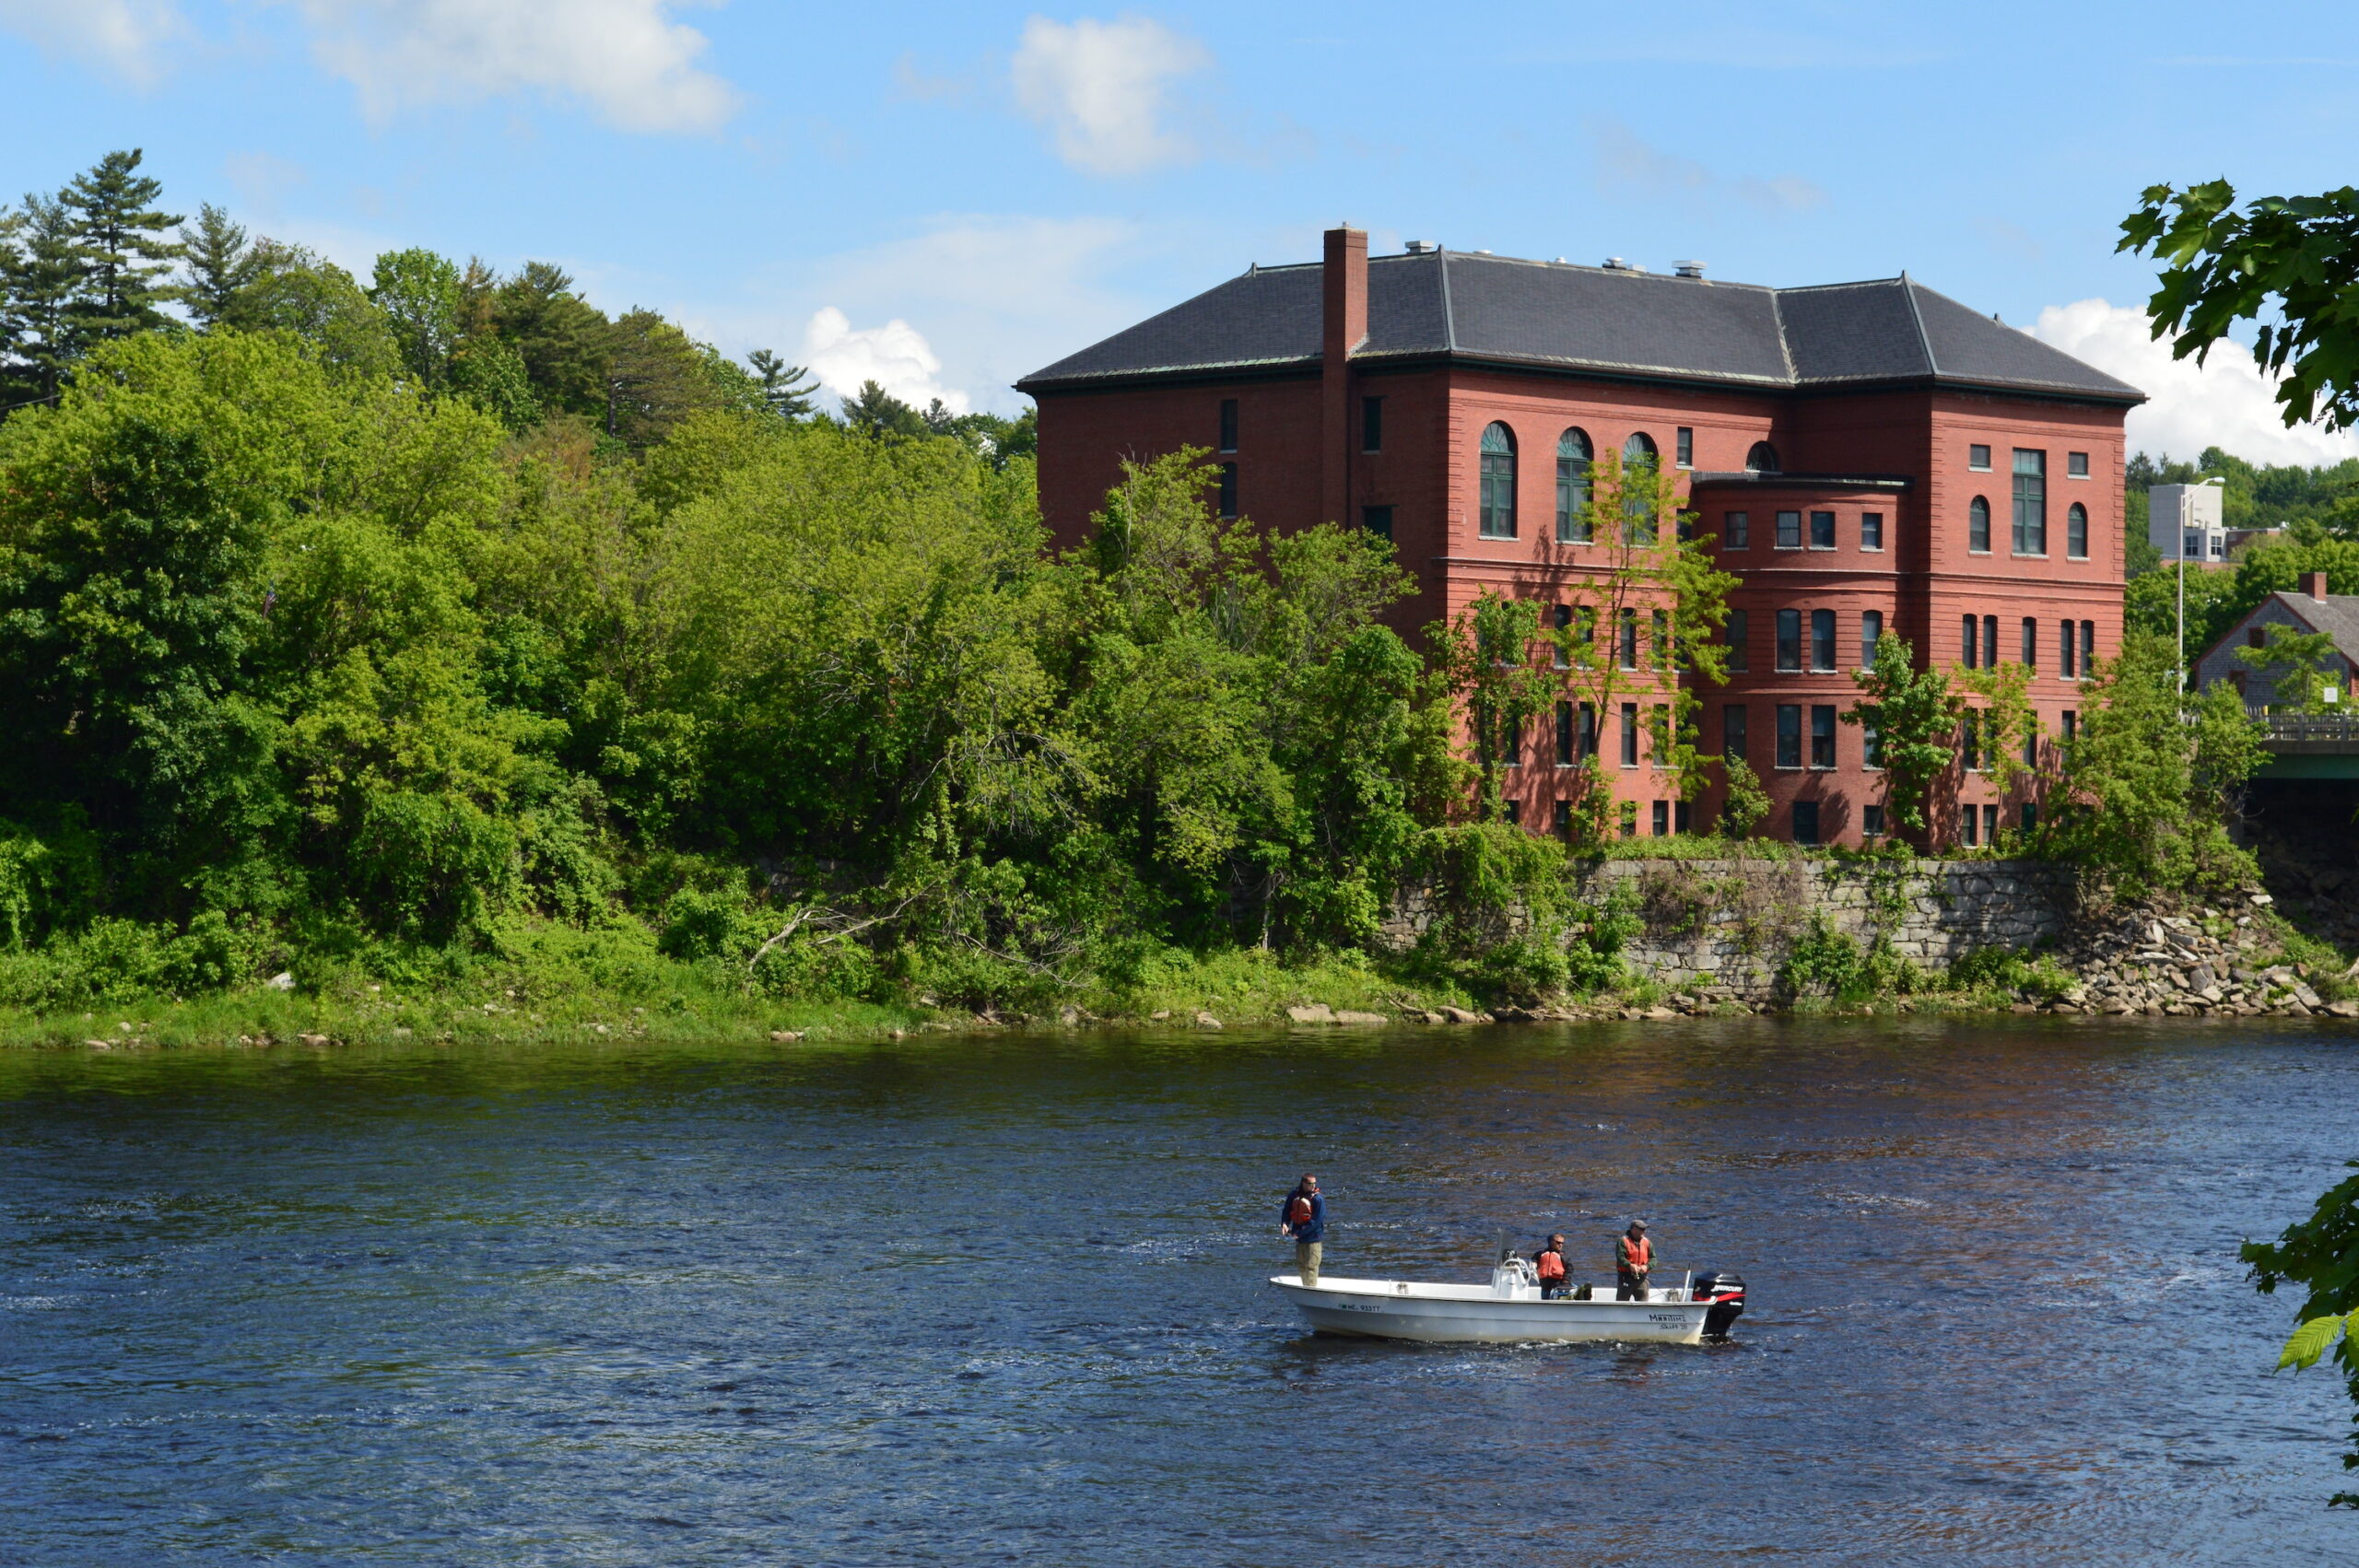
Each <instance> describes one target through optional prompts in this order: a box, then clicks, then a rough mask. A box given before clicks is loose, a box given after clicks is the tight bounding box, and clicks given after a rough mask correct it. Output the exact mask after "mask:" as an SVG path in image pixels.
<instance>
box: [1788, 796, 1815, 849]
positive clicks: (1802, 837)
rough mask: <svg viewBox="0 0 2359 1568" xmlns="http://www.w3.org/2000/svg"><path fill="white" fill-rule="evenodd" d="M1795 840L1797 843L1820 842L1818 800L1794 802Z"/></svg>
mask: <svg viewBox="0 0 2359 1568" xmlns="http://www.w3.org/2000/svg"><path fill="white" fill-rule="evenodd" d="M1794 842H1795V843H1797V844H1815V843H1817V842H1818V802H1816V801H1796V802H1794Z"/></svg>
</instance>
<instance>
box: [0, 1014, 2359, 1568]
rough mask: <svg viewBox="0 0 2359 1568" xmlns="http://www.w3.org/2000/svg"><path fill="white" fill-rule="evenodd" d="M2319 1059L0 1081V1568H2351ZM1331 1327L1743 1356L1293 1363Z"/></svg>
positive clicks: (332, 1074)
mask: <svg viewBox="0 0 2359 1568" xmlns="http://www.w3.org/2000/svg"><path fill="white" fill-rule="evenodd" d="M2351 1155H2359V1049H2354V1041H2353V1038H2352V1037H2351V1036H2343V1035H2328V1034H2318V1033H2309V1032H2297V1031H2294V1030H2264V1031H2254V1030H2250V1029H2247V1030H2244V1031H2240V1032H2227V1031H2224V1030H2204V1029H2199V1028H2176V1029H2174V1030H2173V1031H2172V1032H2171V1033H2169V1034H2167V1035H2156V1034H2154V1033H2153V1032H2151V1031H2149V1030H2143V1029H2138V1030H2133V1029H2130V1028H2117V1027H2113V1026H2109V1025H2105V1024H2096V1023H2095V1022H2094V1021H2091V1022H2085V1023H2080V1024H2067V1023H2064V1022H2062V1021H2051V1020H2025V1021H2023V1022H2021V1023H2020V1024H2015V1025H2012V1026H2003V1027H1994V1026H1991V1025H1988V1024H1975V1025H1971V1026H1967V1025H1955V1024H1950V1025H1944V1024H1937V1023H1915V1024H1899V1025H1895V1024H1889V1023H1887V1024H1866V1023H1860V1024H1856V1025H1853V1024H1833V1023H1828V1022H1825V1021H1815V1022H1799V1023H1778V1022H1773V1021H1767V1020H1752V1019H1746V1020H1738V1021H1731V1022H1729V1023H1725V1024H1708V1023H1696V1024H1680V1025H1675V1026H1650V1025H1605V1026H1592V1027H1583V1028H1565V1029H1560V1030H1551V1029H1543V1028H1533V1027H1523V1028H1499V1029H1483V1030H1463V1031H1445V1030H1417V1031H1414V1032H1402V1033H1384V1034H1365V1035H1363V1034H1335V1033H1330V1034H1327V1035H1323V1036H1320V1035H1296V1036H1285V1035H1280V1034H1274V1033H1270V1034H1258V1035H1257V1034H1249V1033H1246V1032H1242V1031H1232V1032H1231V1033H1229V1034H1227V1035H1225V1036H1217V1037H1203V1036H1180V1037H1174V1036H1160V1037H1158V1036H1062V1037H1021V1036H987V1037H983V1038H980V1039H951V1038H945V1037H939V1036H934V1037H928V1038H925V1039H922V1040H910V1041H903V1042H899V1043H897V1044H894V1045H890V1046H877V1047H841V1048H835V1047H767V1046H764V1047H745V1049H742V1050H730V1051H715V1050H710V1049H700V1050H695V1051H687V1050H673V1049H667V1048H665V1047H658V1046H643V1045H642V1046H634V1045H628V1044H622V1045H601V1046H597V1047H588V1046H579V1047H577V1046H570V1045H568V1046H550V1047H546V1048H543V1049H537V1050H521V1051H520V1050H507V1051H502V1052H499V1053H498V1054H485V1053H482V1052H476V1051H468V1050H459V1049H452V1048H449V1047H443V1048H440V1049H438V1048H435V1047H415V1048H405V1049H403V1050H399V1051H393V1052H385V1053H372V1052H370V1051H366V1050H349V1051H340V1052H335V1053H332V1054H312V1053H308V1052H306V1053H301V1054H292V1055H290V1054H288V1053H286V1052H275V1053H270V1054H267V1055H254V1054H239V1055H234V1056H222V1055H213V1054H201V1053H166V1054H158V1055H131V1054H122V1053H117V1054H112V1055H107V1056H97V1055H82V1054H65V1053H20V1054H15V1055H9V1056H5V1057H0V1393H5V1396H6V1398H5V1408H0V1443H4V1444H5V1445H6V1457H5V1461H0V1541H5V1543H6V1544H5V1545H0V1559H5V1560H6V1562H11V1563H26V1564H50V1563H57V1564H76V1565H81V1564H91V1563H135V1564H143V1565H144V1564H151V1563H170V1562H205V1563H241V1564H242V1563H249V1562H285V1563H312V1562H317V1563H350V1562H384V1563H451V1564H469V1565H475V1564H488V1563H500V1564H540V1563H550V1564H588V1563H597V1564H644V1563H664V1564H674V1563H731V1564H736V1563H755V1562H779V1563H871V1562H875V1563H884V1562H955V1563H988V1562H1042V1563H1068V1562H1071V1563H1092V1564H1095V1563H1154V1564H1196V1563H1205V1564H1250V1565H1263V1564H1271V1563H1278V1562H1308V1561H1311V1560H1313V1559H1314V1558H1316V1557H1323V1556H1327V1555H1331V1554H1332V1555H1338V1556H1341V1555H1344V1554H1349V1555H1350V1556H1351V1557H1352V1558H1353V1559H1355V1560H1356V1561H1359V1562H1367V1563H1370V1564H1394V1563H1412V1564H1414V1563H1444V1562H1448V1563H1488V1562H1515V1563H1529V1562H1535V1561H1539V1562H1597V1563H1605V1562H1673V1561H1678V1560H1680V1559H1683V1558H1685V1557H1687V1556H1689V1555H1690V1554H1694V1553H1698V1552H1705V1553H1713V1554H1719V1553H1742V1554H1745V1556H1746V1560H1747V1561H1766V1562H1779V1561H1810V1562H1874V1563H1897V1562H1961V1563H1964V1562H1972V1563H2012V1562H2025V1563H2029V1562H2042V1563H2046V1562H2053V1561H2056V1560H2058V1559H2060V1558H2061V1559H2065V1560H2084V1561H2087V1560H2093V1561H2099V1562H2119V1563H2147V1562H2224V1563H2250V1562H2271V1563H2300V1562H2338V1563H2346V1562H2352V1561H2353V1560H2355V1559H2359V1517H2354V1516H2353V1515H2348V1514H2343V1513H2339V1512H2329V1511H2328V1510H2326V1509H2325V1508H2324V1507H2323V1502H2324V1499H2325V1498H2326V1497H2327V1496H2328V1495H2329V1494H2330V1493H2331V1492H2334V1491H2335V1490H2337V1489H2338V1488H2340V1487H2341V1485H2343V1484H2345V1483H2344V1478H2343V1474H2342V1471H2341V1469H2340V1466H2339V1464H2338V1462H2337V1457H2338V1453H2339V1449H2338V1442H2339V1439H2340V1434H2341V1429H2342V1426H2343V1424H2344V1422H2345V1421H2346V1419H2347V1416H2348V1409H2347V1406H2346V1405H2345V1403H2344V1400H2343V1398H2342V1395H2341V1388H2340V1387H2339V1384H2338V1383H2337V1381H2336V1380H2335V1379H2334V1378H2333V1377H2332V1376H2331V1375H2330V1374H2329V1373H2326V1372H2323V1371H2320V1372H2312V1373H2309V1374H2306V1375H2301V1376H2298V1377H2296V1376H2293V1375H2286V1376H2280V1377H2271V1376H2268V1375H2266V1374H2267V1372H2268V1370H2269V1367H2270V1365H2271V1363H2272V1361H2273V1359H2274V1350H2275V1347H2276V1345H2277V1343H2278V1342H2279V1340H2281V1338H2282V1336H2283V1332H2284V1331H2285V1328H2287V1326H2288V1324H2287V1319H2288V1314H2289V1312H2290V1309H2291V1306H2292V1305H2293V1304H2292V1303H2291V1302H2290V1301H2283V1300H2279V1301H2271V1300H2269V1299H2266V1298H2262V1297H2259V1296H2257V1295H2255V1294H2254V1293H2253V1292H2252V1291H2251V1289H2250V1287H2249V1286H2248V1285H2247V1284H2245V1283H2244V1282H2243V1281H2242V1269H2241V1267H2240V1265H2238V1264H2237V1262H2236V1258H2235V1252H2236V1243H2237V1242H2238V1240H2239V1239H2240V1238H2241V1237H2243V1236H2245V1235H2270V1234H2273V1233H2274V1232H2275V1231H2276V1230H2277V1229H2279V1228H2280V1227H2282V1226H2283V1224H2285V1223H2287V1222H2288V1221H2290V1220H2292V1219H2294V1218H2296V1217H2298V1216H2299V1215H2300V1214H2302V1213H2305V1212H2306V1211H2307V1209H2308V1207H2309V1204H2310V1202H2311V1200H2312V1199H2314V1198H2315V1196H2316V1195H2317V1194H2318V1192H2319V1191H2320V1190H2322V1189H2323V1188H2325V1187H2327V1186H2328V1185H2330V1183H2331V1182H2332V1181H2333V1180H2335V1179H2337V1178H2338V1177H2339V1176H2340V1175H2341V1168H2340V1161H2341V1159H2342V1158H2344V1157H2346V1156H2351ZM1305 1169H1313V1170H1316V1171H1317V1172H1318V1173H1319V1174H1320V1177H1321V1179H1322V1182H1323V1185H1324V1186H1325V1188H1326V1189H1327V1191H1328V1192H1329V1194H1330V1199H1331V1211H1332V1226H1331V1230H1330V1233H1329V1237H1328V1246H1327V1254H1328V1268H1329V1270H1330V1271H1332V1272H1336V1273H1347V1274H1377V1275H1393V1274H1412V1275H1422V1276H1427V1277H1453V1278H1460V1279H1469V1280H1471V1279H1474V1278H1477V1277H1478V1276H1479V1273H1480V1270H1481V1265H1482V1259H1483V1257H1484V1255H1485V1246H1486V1243H1487V1241H1488V1238H1489V1236H1490V1235H1491V1234H1492V1231H1493V1229H1494V1227H1495V1226H1497V1225H1502V1224H1504V1225H1508V1226H1510V1227H1512V1228H1513V1229H1514V1230H1515V1232H1516V1234H1517V1235H1518V1236H1519V1237H1520V1238H1525V1239H1527V1240H1528V1239H1529V1238H1532V1237H1536V1236H1538V1235H1544V1234H1545V1232H1546V1231H1547V1230H1549V1229H1551V1228H1554V1229H1561V1230H1563V1231H1565V1232H1567V1234H1568V1235H1570V1236H1571V1237H1572V1238H1573V1242H1572V1250H1573V1251H1574V1253H1575V1255H1576V1262H1577V1264H1580V1265H1583V1266H1584V1267H1581V1268H1577V1270H1576V1272H1577V1274H1579V1273H1580V1272H1584V1271H1585V1272H1587V1273H1588V1274H1589V1275H1590V1276H1591V1277H1596V1278H1602V1277H1604V1274H1605V1267H1604V1266H1605V1262H1606V1259H1607V1257H1608V1252H1607V1248H1608V1246H1609V1243H1610V1238H1611V1236H1612V1235H1613V1233H1614V1230H1615V1229H1616V1228H1618V1226H1619V1224H1620V1223H1621V1222H1622V1221H1623V1220H1624V1219H1625V1217H1626V1216H1628V1215H1629V1214H1631V1213H1632V1212H1634V1211H1638V1212H1643V1213H1644V1215H1645V1216H1646V1217H1647V1218H1648V1219H1649V1220H1650V1221H1651V1222H1652V1223H1653V1225H1654V1234H1655V1235H1656V1237H1657V1240H1658V1242H1659V1244H1660V1246H1661V1254H1662V1257H1663V1258H1664V1260H1665V1262H1666V1263H1667V1264H1668V1265H1669V1268H1670V1270H1672V1271H1673V1272H1676V1271H1678V1270H1684V1268H1686V1267H1688V1266H1691V1265H1693V1266H1696V1267H1720V1268H1733V1269H1735V1270H1739V1271H1741V1272H1742V1273H1743V1275H1744V1276H1745V1278H1746V1280H1747V1281H1748V1282H1749V1284H1750V1286H1751V1290H1752V1300H1753V1305H1752V1309H1751V1311H1750V1312H1749V1313H1748V1315H1747V1316H1745V1317H1744V1318H1743V1321H1742V1322H1741V1323H1740V1324H1739V1325H1738V1330H1737V1338H1736V1340H1735V1341H1734V1342H1733V1343H1731V1344H1728V1345H1725V1346H1718V1347H1704V1348H1683V1347H1648V1348H1626V1349H1625V1348H1618V1347H1613V1346H1566V1347H1553V1348H1543V1347H1499V1348H1491V1347H1474V1348H1469V1347H1449V1346H1402V1345H1387V1344H1379V1343H1373V1342H1363V1341H1354V1340H1332V1339H1321V1338H1312V1337H1309V1336H1307V1335H1306V1334H1304V1333H1303V1332H1301V1331H1300V1329H1299V1328H1298V1327H1297V1323H1296V1322H1295V1320H1294V1318H1293V1316H1292V1313H1291V1310H1290V1309H1289V1308H1288V1307H1287V1306H1286V1305H1285V1303H1284V1302H1283V1301H1282V1300H1280V1299H1278V1297H1277V1295H1276V1293H1274V1292H1273V1291H1271V1290H1270V1289H1269V1288H1268V1287H1267V1286H1266V1285H1264V1284H1263V1283H1262V1280H1263V1279H1264V1278H1265V1277H1266V1276H1267V1275H1269V1274H1270V1273H1272V1272H1273V1271H1274V1270H1276V1269H1277V1268H1278V1267H1279V1266H1280V1265H1281V1264H1282V1263H1283V1262H1285V1260H1286V1258H1287V1257H1288V1255H1289V1249H1288V1248H1286V1247H1285V1246H1282V1245H1281V1244H1280V1243H1279V1242H1278V1240H1277V1238H1276V1235H1275V1230H1276V1211H1277V1206H1278V1199H1279V1196H1280V1194H1281V1193H1282V1192H1283V1190H1284V1189H1285V1187H1286V1186H1287V1185H1288V1184H1289V1183H1290V1181H1291V1180H1292V1178H1293V1177H1294V1176H1296V1175H1297V1173H1298V1172H1300V1171H1302V1170H1305Z"/></svg>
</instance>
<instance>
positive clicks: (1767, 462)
mask: <svg viewBox="0 0 2359 1568" xmlns="http://www.w3.org/2000/svg"><path fill="white" fill-rule="evenodd" d="M1744 469H1745V472H1746V473H1748V474H1779V473H1783V472H1784V470H1783V469H1781V468H1780V467H1779V466H1778V449H1777V448H1776V447H1773V446H1771V445H1770V444H1769V443H1768V442H1766V441H1755V442H1754V443H1753V450H1752V451H1749V452H1746V453H1745V454H1744Z"/></svg>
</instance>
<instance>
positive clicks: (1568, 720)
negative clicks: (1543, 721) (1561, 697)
mask: <svg viewBox="0 0 2359 1568" xmlns="http://www.w3.org/2000/svg"><path fill="white" fill-rule="evenodd" d="M1556 766H1558V767H1570V766H1573V705H1572V704H1571V703H1569V702H1560V703H1558V704H1557V705H1556Z"/></svg>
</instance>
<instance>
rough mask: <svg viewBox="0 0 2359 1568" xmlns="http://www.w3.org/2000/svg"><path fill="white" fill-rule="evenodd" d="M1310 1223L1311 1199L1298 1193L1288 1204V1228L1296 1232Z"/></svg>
mask: <svg viewBox="0 0 2359 1568" xmlns="http://www.w3.org/2000/svg"><path fill="white" fill-rule="evenodd" d="M1309 1223H1310V1199H1308V1198H1305V1197H1304V1196H1303V1195H1302V1194H1301V1193H1299V1192H1297V1193H1296V1194H1295V1195H1294V1197H1293V1198H1292V1199H1288V1200H1287V1203H1286V1228H1287V1229H1288V1230H1294V1229H1296V1228H1297V1227H1299V1226H1302V1225H1307V1224H1309Z"/></svg>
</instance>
